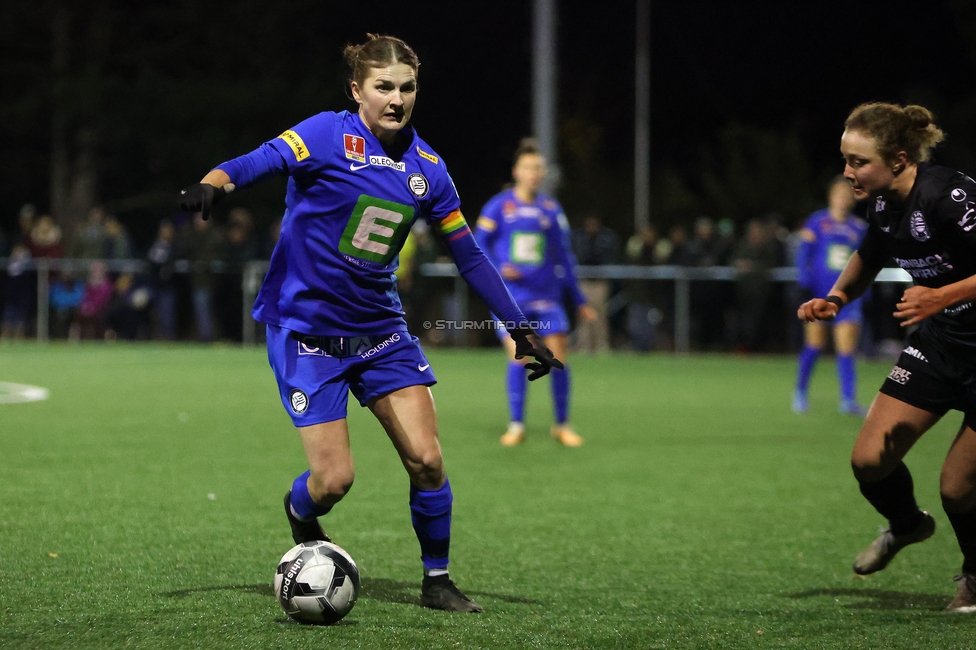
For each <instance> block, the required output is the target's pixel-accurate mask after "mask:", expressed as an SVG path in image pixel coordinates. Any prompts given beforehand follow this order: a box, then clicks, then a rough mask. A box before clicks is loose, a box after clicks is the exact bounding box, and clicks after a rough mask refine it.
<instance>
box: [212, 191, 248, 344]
mask: <svg viewBox="0 0 976 650" xmlns="http://www.w3.org/2000/svg"><path fill="white" fill-rule="evenodd" d="M253 230H254V220H253V218H252V217H251V212H250V211H249V210H247V209H246V208H234V209H233V210H231V211H230V214H229V215H228V216H227V233H226V251H225V260H226V261H227V270H226V271H225V272H224V273H222V274H220V275H219V276H218V278H217V281H216V283H215V288H216V292H215V293H214V297H213V299H214V308H215V311H216V313H217V316H218V321H219V325H220V332H221V335H222V336H223V337H225V338H228V339H230V340H232V341H240V340H241V339H242V329H241V328H242V325H243V319H244V309H243V304H244V290H243V287H242V280H243V270H244V265H245V264H246V263H248V262H250V261H251V260H253V259H256V258H257V255H258V242H257V239H256V238H255V237H254V232H253Z"/></svg>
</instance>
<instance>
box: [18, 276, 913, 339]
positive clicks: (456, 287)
mask: <svg viewBox="0 0 976 650" xmlns="http://www.w3.org/2000/svg"><path fill="white" fill-rule="evenodd" d="M8 262H9V260H8V259H6V258H0V275H2V274H3V272H4V271H5V270H6V269H7V264H8ZM91 263H92V260H76V259H47V258H38V259H32V260H30V261H28V262H27V263H26V265H25V268H26V269H27V270H30V271H36V273H37V300H36V302H37V311H36V338H37V340H38V341H41V342H43V341H47V340H48V338H49V323H48V314H49V312H50V309H49V302H50V286H51V275H52V273H58V272H72V273H78V272H79V271H85V270H87V269H88V267H89V266H90V265H91ZM104 263H105V264H106V266H107V268H108V270H109V271H110V272H114V273H144V272H146V271H147V270H148V268H149V264H148V262H146V261H145V260H137V259H132V260H105V261H104ZM207 268H208V270H209V271H210V272H212V273H215V274H226V273H239V274H240V277H241V290H242V295H243V304H242V305H241V308H242V312H243V321H242V323H241V334H242V341H243V343H244V344H245V345H253V344H255V343H256V342H257V341H258V335H257V328H256V324H255V321H254V320H253V319H252V318H251V307H252V306H253V304H254V300H255V298H256V296H257V293H258V289H259V288H260V286H261V282H262V281H263V279H264V275H265V273H267V270H268V262H267V261H252V262H247V263H245V264H244V265H243V266H240V267H237V268H231V266H230V265H228V264H226V263H223V262H211V263H209V266H208V267H207ZM193 270H194V263H193V262H190V261H187V260H179V261H177V262H175V264H174V271H175V272H176V273H182V274H186V273H190V272H192V271H193ZM420 273H421V275H422V276H425V277H429V278H435V277H440V278H453V280H454V282H453V292H454V299H455V302H456V304H457V305H458V306H459V309H460V310H461V311H460V314H459V316H460V318H462V319H464V318H466V315H467V307H468V300H469V293H468V287H467V284H466V283H465V282H464V280H463V279H462V278H461V277H460V276H459V274H458V271H457V267H455V266H454V264H451V263H432V264H424V265H422V266H421V267H420ZM576 274H577V277H579V278H580V279H606V280H611V281H665V282H670V283H673V286H674V303H673V305H671V306H670V307H671V308H672V309H673V332H672V335H673V340H674V350H675V351H676V352H688V351H689V350H690V348H691V315H692V314H691V309H692V305H691V292H692V284H693V283H695V282H701V281H720V282H733V281H735V280H736V279H737V278H738V273H737V272H736V270H735V269H734V268H732V267H725V266H717V267H702V268H698V267H682V266H625V265H612V266H579V267H577V269H576ZM769 279H770V280H771V281H773V282H776V283H790V282H795V281H796V269H794V268H792V267H781V268H776V269H773V270H772V271H771V272H770V274H769ZM877 281H878V282H882V283H887V282H894V283H911V276H909V275H908V273H906V272H905V271H903V270H902V269H898V268H886V269H883V270H882V271H881V273H880V274H879V275H878V278H877ZM615 299H616V298H615ZM619 299H620V300H626V298H619ZM611 308H612V306H611Z"/></svg>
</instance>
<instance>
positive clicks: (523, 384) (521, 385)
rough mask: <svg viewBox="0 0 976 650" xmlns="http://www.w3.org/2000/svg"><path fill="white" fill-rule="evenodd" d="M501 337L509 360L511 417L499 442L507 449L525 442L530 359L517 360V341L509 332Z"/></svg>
mask: <svg viewBox="0 0 976 650" xmlns="http://www.w3.org/2000/svg"><path fill="white" fill-rule="evenodd" d="M499 336H500V338H501V341H502V345H503V346H504V347H505V356H506V358H507V359H508V364H507V366H506V368H505V389H506V394H507V395H508V411H509V416H510V417H509V421H508V428H507V429H506V430H505V433H504V434H503V435H502V437H501V439H500V440H499V442H501V443H502V444H503V445H505V446H506V447H514V446H515V445H518V444H521V443H523V442H524V441H525V423H524V418H525V396H526V393H527V392H528V387H529V380H528V379H527V376H526V371H525V364H526V363H527V362H528V361H529V359H516V358H515V341H514V340H512V337H511V336H509V335H508V332H505V331H500V332H499Z"/></svg>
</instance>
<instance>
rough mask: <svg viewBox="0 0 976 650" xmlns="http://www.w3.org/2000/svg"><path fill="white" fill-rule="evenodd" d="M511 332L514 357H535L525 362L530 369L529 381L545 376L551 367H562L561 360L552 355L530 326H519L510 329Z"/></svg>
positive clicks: (527, 368) (560, 368)
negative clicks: (529, 361) (531, 360)
mask: <svg viewBox="0 0 976 650" xmlns="http://www.w3.org/2000/svg"><path fill="white" fill-rule="evenodd" d="M511 334H512V339H513V340H514V341H515V358H516V359H524V358H525V357H532V358H533V359H535V361H533V362H531V363H527V364H525V368H526V370H531V371H532V372H531V373H529V381H535V380H536V379H538V378H539V377H545V376H546V375H548V374H549V371H550V370H552V369H553V368H558V369H559V370H562V369H563V362H562V361H560V360H559V359H557V358H556V357H554V356H552V351H551V350H550V349H549V348H547V347H546V344H545V343H543V342H542V338H541V337H540V336H539V335H538V334H536V333H535V331H533V330H532V328H531V327H520V328H518V329H515V330H512V332H511Z"/></svg>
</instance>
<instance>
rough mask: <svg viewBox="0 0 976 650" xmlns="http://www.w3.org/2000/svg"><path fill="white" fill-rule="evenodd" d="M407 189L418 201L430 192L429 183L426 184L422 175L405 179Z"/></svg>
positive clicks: (425, 178) (425, 179)
mask: <svg viewBox="0 0 976 650" xmlns="http://www.w3.org/2000/svg"><path fill="white" fill-rule="evenodd" d="M407 187H409V188H410V191H411V192H413V195H414V196H416V197H417V198H418V199H422V198H424V197H425V196H427V192H429V191H430V183H428V182H427V177H426V176H424V175H423V174H416V173H415V174H410V176H408V177H407Z"/></svg>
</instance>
